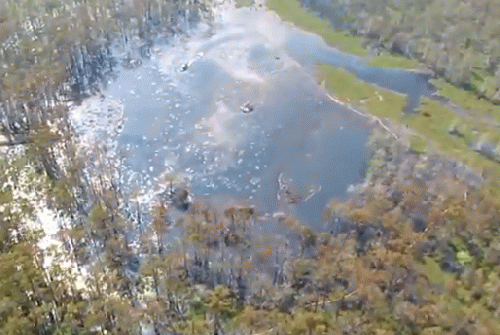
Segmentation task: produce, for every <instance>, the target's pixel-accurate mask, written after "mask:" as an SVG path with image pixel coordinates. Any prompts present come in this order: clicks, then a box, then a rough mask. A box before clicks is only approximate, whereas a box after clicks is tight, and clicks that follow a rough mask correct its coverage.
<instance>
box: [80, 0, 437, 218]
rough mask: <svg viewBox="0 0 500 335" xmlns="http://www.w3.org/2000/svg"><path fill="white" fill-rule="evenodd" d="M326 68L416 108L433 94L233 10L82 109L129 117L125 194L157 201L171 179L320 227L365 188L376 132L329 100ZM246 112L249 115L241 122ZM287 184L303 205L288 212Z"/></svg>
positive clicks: (261, 13) (403, 75) (397, 73)
mask: <svg viewBox="0 0 500 335" xmlns="http://www.w3.org/2000/svg"><path fill="white" fill-rule="evenodd" d="M122 56H125V51H124V54H123V55H122ZM316 63H326V64H332V65H337V66H341V67H344V68H346V69H347V70H349V71H351V72H353V73H354V74H356V75H357V76H359V77H360V78H362V79H364V80H367V81H369V82H374V83H377V84H379V85H381V86H383V87H387V88H390V89H394V90H396V91H399V92H402V93H406V94H408V95H409V97H410V99H409V100H410V105H411V104H412V102H411V101H413V100H412V99H418V98H419V97H420V95H421V94H429V93H430V88H429V85H428V83H427V79H426V78H425V76H423V75H421V74H417V73H411V72H408V71H402V70H393V69H381V68H370V67H367V66H366V65H365V63H366V61H364V60H360V59H358V58H355V57H351V56H348V55H345V54H342V53H339V52H337V51H335V50H333V49H332V48H329V47H328V46H326V45H325V44H324V43H323V42H322V40H321V39H320V38H319V37H317V36H315V35H313V34H309V33H305V32H301V31H300V30H298V29H296V28H294V27H293V26H291V25H290V24H287V23H283V22H282V21H281V20H280V19H279V18H278V17H277V16H276V15H275V14H274V13H272V12H270V11H268V10H266V9H264V8H258V7H253V8H242V9H234V8H232V7H231V6H230V5H223V6H221V7H219V8H218V10H217V14H216V17H215V23H214V25H212V26H211V27H209V26H207V25H204V24H199V25H198V26H197V27H196V28H192V29H191V30H190V32H189V34H188V35H187V36H186V35H183V36H177V37H175V38H169V39H168V40H161V41H159V42H157V43H155V46H154V47H153V49H152V52H151V57H149V58H148V59H143V60H142V65H141V66H139V67H136V68H133V69H122V70H120V71H119V73H118V76H117V77H116V78H115V79H114V80H112V81H110V82H109V84H108V87H107V89H106V91H105V92H104V97H103V98H97V97H94V98H91V99H90V100H89V101H88V102H87V103H86V104H85V103H84V104H83V105H84V106H87V107H86V108H87V112H88V113H92V111H96V110H99V109H103V108H109V106H110V105H113V106H118V107H117V109H119V110H121V112H122V114H120V117H123V118H121V120H122V123H121V124H120V127H122V129H121V130H120V131H119V132H117V133H116V134H115V135H113V134H111V135H110V134H108V135H109V136H111V137H112V138H113V139H114V140H115V141H116V144H117V148H118V149H119V150H121V151H123V152H124V153H125V160H124V164H125V166H126V169H127V170H128V171H129V172H130V173H129V174H128V176H127V178H129V179H128V180H127V181H126V182H127V183H130V182H132V179H133V180H135V182H137V181H140V183H141V185H142V187H144V188H145V189H146V190H153V189H155V188H156V187H157V186H158V184H161V183H162V181H164V180H165V175H166V174H167V173H172V174H175V175H177V177H178V178H179V179H181V180H184V181H185V182H186V184H187V185H188V187H189V190H190V192H191V195H192V196H193V197H194V198H195V199H201V198H207V197H210V196H212V195H217V196H218V197H220V196H227V197H228V198H232V199H235V200H249V201H251V202H252V203H253V204H255V205H256V207H257V209H258V211H259V212H260V213H270V214H272V213H274V212H277V211H284V212H289V211H291V210H292V211H295V212H296V214H297V215H298V216H299V217H300V218H301V219H303V220H305V221H307V222H309V223H310V224H312V225H314V226H316V227H319V226H320V225H321V224H322V218H321V213H322V209H323V207H324V206H325V205H326V204H327V202H328V201H329V200H330V199H331V198H334V197H337V198H342V197H345V195H346V190H347V188H348V187H349V185H351V184H355V183H359V182H361V181H362V180H363V177H364V175H365V172H366V168H367V158H368V147H367V141H368V136H369V133H370V130H371V127H372V125H371V124H370V122H369V119H367V118H365V117H363V116H360V115H358V114H356V113H353V112H351V111H349V110H348V109H347V108H346V107H344V106H341V105H338V104H336V103H335V102H333V101H331V100H330V99H329V98H328V96H327V95H326V94H325V93H324V92H322V91H321V90H320V88H319V87H318V85H317V83H315V81H314V79H313V70H314V64H316ZM246 102H250V104H251V105H252V107H254V110H253V111H252V112H251V113H243V112H242V111H241V108H240V107H241V106H242V105H244V104H245V103H246ZM280 174H281V175H282V176H283V179H286V180H287V181H289V185H290V187H291V189H292V190H293V192H294V193H295V194H296V195H298V196H300V197H301V198H302V200H303V201H299V202H298V203H297V204H295V205H293V206H290V205H289V204H288V203H287V201H286V200H285V199H284V198H283V197H281V199H280V200H278V197H277V193H278V188H279V183H278V178H279V176H280Z"/></svg>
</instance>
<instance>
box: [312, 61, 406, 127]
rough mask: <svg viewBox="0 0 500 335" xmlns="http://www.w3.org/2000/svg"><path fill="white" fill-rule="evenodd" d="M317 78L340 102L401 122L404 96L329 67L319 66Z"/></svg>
mask: <svg viewBox="0 0 500 335" xmlns="http://www.w3.org/2000/svg"><path fill="white" fill-rule="evenodd" d="M319 77H320V79H321V80H322V81H323V80H324V82H325V86H326V89H327V90H328V91H330V92H332V93H334V94H335V96H337V97H338V98H339V99H340V100H342V101H345V102H349V103H352V104H354V105H357V106H364V107H366V109H367V110H368V111H369V112H370V113H372V114H374V115H376V116H378V117H382V118H390V119H393V120H396V121H401V120H402V118H403V116H404V114H403V112H402V110H403V107H404V106H405V104H406V95H404V94H400V93H396V92H393V91H389V90H386V89H383V88H381V87H378V86H375V85H371V84H367V83H365V82H364V81H362V80H360V79H358V78H356V77H355V76H354V75H352V74H351V73H349V72H347V71H346V70H344V69H341V68H338V67H333V66H329V65H320V66H319Z"/></svg>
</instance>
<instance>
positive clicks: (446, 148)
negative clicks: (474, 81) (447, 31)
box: [318, 65, 500, 193]
mask: <svg viewBox="0 0 500 335" xmlns="http://www.w3.org/2000/svg"><path fill="white" fill-rule="evenodd" d="M318 76H319V79H320V80H321V81H324V83H325V87H326V89H327V90H328V91H329V92H331V93H332V94H334V95H335V96H336V97H337V98H339V99H340V100H341V101H344V102H348V103H351V104H352V105H354V106H355V107H357V108H362V109H365V110H366V111H367V112H369V113H371V114H373V115H375V116H377V117H381V118H387V119H389V120H391V121H393V122H395V123H397V124H401V125H403V124H404V125H406V126H407V127H408V129H411V130H412V131H414V132H415V134H416V135H415V136H411V141H410V142H411V143H410V146H411V148H412V149H413V150H414V151H415V152H418V153H424V152H426V151H427V148H428V145H427V143H428V142H430V143H433V144H434V146H437V147H438V148H439V150H442V151H443V152H447V153H449V154H451V155H452V156H454V157H456V158H458V159H460V160H461V161H463V162H464V163H465V164H466V165H468V166H471V167H474V168H478V169H482V170H484V171H487V172H488V173H489V174H490V175H491V177H493V178H490V179H491V181H492V183H490V186H491V190H493V189H495V190H496V191H495V192H499V193H500V184H499V185H497V184H498V183H497V182H495V180H500V164H499V163H497V162H495V161H493V160H491V159H490V158H488V157H486V156H484V155H482V154H480V153H478V152H476V151H474V150H473V149H472V148H471V147H470V143H472V142H475V141H477V140H479V139H480V138H485V139H487V140H488V141H490V142H491V143H492V144H494V145H496V144H497V143H499V142H500V131H498V130H497V129H496V128H495V127H492V126H488V125H485V124H484V123H481V122H478V121H475V120H474V119H463V118H461V117H459V116H458V115H456V114H454V113H453V112H452V111H451V110H449V109H448V108H446V107H445V106H443V105H441V104H440V103H438V102H436V101H432V100H430V99H428V98H426V97H423V98H422V99H421V103H420V106H419V113H416V114H413V115H409V116H407V115H405V114H404V113H403V107H404V106H405V103H406V96H405V95H403V94H399V93H396V92H392V91H389V90H386V89H383V88H380V87H378V86H376V85H372V84H368V83H366V82H364V81H362V80H360V79H358V78H357V77H355V76H354V75H353V74H351V73H349V72H347V71H345V70H343V69H341V68H338V67H333V66H329V65H321V66H319V67H318ZM451 125H458V128H459V129H460V131H461V132H462V136H457V135H452V134H450V133H449V129H450V126H451Z"/></svg>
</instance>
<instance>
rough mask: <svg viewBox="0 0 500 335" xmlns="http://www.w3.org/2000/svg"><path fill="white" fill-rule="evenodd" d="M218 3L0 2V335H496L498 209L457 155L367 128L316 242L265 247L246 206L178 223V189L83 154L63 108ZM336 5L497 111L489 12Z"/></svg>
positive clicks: (360, 29) (95, 152) (294, 239)
mask: <svg viewBox="0 0 500 335" xmlns="http://www.w3.org/2000/svg"><path fill="white" fill-rule="evenodd" d="M312 2H313V1H310V3H312ZM310 5H311V6H313V7H315V8H319V9H321V8H323V7H324V8H325V9H324V10H323V12H324V13H328V9H327V8H329V6H332V3H331V2H329V1H321V0H318V1H314V4H310ZM212 6H213V4H212V3H211V2H210V1H196V0H194V1H168V0H148V1H146V0H130V1H126V0H125V1H118V0H117V1H108V0H60V1H58V0H21V1H11V0H4V1H3V2H1V3H0V46H1V47H0V77H1V79H0V120H1V121H0V122H1V128H0V130H1V132H0V134H1V135H0V140H1V142H0V146H1V149H0V150H1V152H0V334H1V335H4V334H5V335H18V334H47V335H48V334H54V335H55V334H60V335H62V334H65V335H69V334H155V335H159V334H172V335H173V334H191V335H195V334H214V335H216V334H217V335H221V334H235V335H236V334H275V335H278V334H281V335H282V334H290V335H299V334H307V335H312V334H425V335H438V334H460V335H465V334H470V335H472V334H477V335H483V334H485V335H486V334H500V199H498V198H497V197H495V196H492V195H491V194H490V193H488V192H484V190H483V188H482V181H483V179H482V178H483V177H484V176H481V175H478V174H477V173H475V172H474V171H472V172H471V171H470V170H469V169H468V168H467V167H465V166H463V165H462V164H460V163H458V162H457V161H456V159H453V158H450V157H448V156H446V155H440V154H437V153H436V154H432V153H431V154H427V155H423V154H422V153H421V152H418V150H412V148H411V147H409V146H408V142H407V141H406V140H405V139H404V137H401V138H400V137H398V136H393V134H390V133H388V132H386V131H383V130H375V131H374V133H373V134H372V136H371V141H370V168H369V170H368V173H367V176H366V179H365V181H364V183H363V184H362V185H358V186H357V187H356V188H355V190H354V191H353V193H352V195H351V197H350V198H349V199H348V200H346V201H339V200H332V201H331V202H330V203H329V204H328V206H327V207H326V208H325V209H324V210H323V216H324V221H325V223H326V225H325V229H323V230H321V231H317V230H314V229H313V228H311V227H310V226H309V225H308V224H307V222H301V220H299V219H298V218H296V217H293V216H289V215H285V214H283V215H281V214H280V215H276V221H277V225H279V230H280V232H281V233H279V234H275V233H269V234H262V233H261V232H260V230H259V229H257V228H258V227H259V226H264V223H263V218H262V217H261V215H260V213H259V209H258V208H256V207H254V206H253V205H251V204H248V203H238V202H236V201H234V202H232V203H231V202H228V201H226V200H221V199H218V198H216V197H214V198H212V199H196V200H195V201H194V203H192V204H189V206H188V207H189V208H187V209H186V207H187V206H186V203H185V202H186V198H187V193H188V190H186V189H185V187H184V185H183V184H182V183H181V182H180V181H179V180H178V178H176V176H175V175H170V176H168V180H167V184H168V187H167V190H166V191H165V192H164V194H162V196H161V197H157V198H155V199H153V200H150V201H148V202H147V203H144V201H142V202H140V201H139V195H138V194H137V192H136V191H135V190H130V189H129V188H127V187H126V186H127V185H123V184H121V182H120V178H119V174H120V171H119V168H118V167H117V166H116V164H115V163H116V162H114V161H113V158H111V157H110V156H109V155H108V152H107V147H106V145H105V144H103V145H102V146H96V147H94V148H92V149H91V150H87V149H84V150H82V148H81V147H80V142H79V141H80V139H79V138H78V136H76V135H75V134H74V132H73V127H72V124H71V122H70V120H69V118H68V106H69V103H75V104H76V103H78V102H79V101H81V100H82V99H83V98H85V97H86V96H90V95H92V94H96V93H98V92H100V91H101V90H102V89H103V87H104V86H105V83H106V81H107V79H108V78H109V76H111V75H112V74H113V73H114V71H115V68H116V66H117V62H118V61H119V60H117V59H116V58H115V57H113V54H112V51H111V49H112V46H113V44H114V43H119V44H120V45H123V44H124V45H125V46H126V47H127V48H129V50H130V52H129V56H128V57H127V58H126V59H125V60H121V61H124V62H126V63H127V64H126V65H127V66H135V65H134V64H137V62H139V61H140V59H141V57H142V56H143V55H144V54H146V55H147V54H148V52H149V49H150V48H151V47H152V44H153V40H154V36H155V34H171V35H173V34H183V33H185V32H184V31H183V29H185V28H184V27H183V25H182V23H183V22H185V20H188V19H189V18H190V17H192V16H194V17H196V18H197V19H202V20H206V21H208V22H210V20H211V17H212V8H213V7H212ZM339 6H340V7H341V8H342V12H343V13H344V15H345V17H346V18H347V19H348V20H347V21H348V22H349V25H350V29H352V30H353V32H355V33H356V34H362V35H365V36H368V37H369V44H370V45H369V46H370V47H371V48H374V49H377V50H378V49H380V50H384V51H390V52H392V53H400V54H402V55H404V56H406V57H412V58H417V59H419V60H420V61H422V62H425V63H426V64H428V65H429V66H431V67H432V68H433V69H435V70H436V71H437V72H438V73H439V75H442V76H444V77H445V78H446V79H447V80H449V81H450V82H452V83H454V84H456V85H462V86H465V87H466V88H468V89H471V90H473V91H474V92H475V93H477V94H478V95H481V96H484V97H485V98H487V99H490V100H493V101H500V96H499V87H500V70H499V69H500V42H499V38H500V37H499V35H498V34H499V33H500V21H499V20H498V16H499V14H500V3H498V2H497V1H495V0H485V1H474V2H472V1H458V0H457V1H455V0H436V1H432V0H429V1H406V0H403V1H391V2H389V1H379V2H377V1H365V0H356V1H354V0H349V1H342V2H340V3H335V8H339ZM282 191H283V194H284V195H286V196H287V197H288V198H289V199H288V200H289V202H290V205H291V206H293V202H294V201H293V194H292V193H291V191H290V190H289V189H287V187H286V185H283V189H282ZM179 208H180V209H182V211H180V210H179ZM179 213H181V214H179ZM47 220H48V221H49V222H51V224H52V225H53V227H52V229H53V230H54V231H55V232H56V234H55V235H56V236H57V238H56V240H55V241H54V240H53V239H52V238H49V236H47V235H48V234H47V232H46V231H44V230H43V229H41V227H40V221H45V222H46V221H47Z"/></svg>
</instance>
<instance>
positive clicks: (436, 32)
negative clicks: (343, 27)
mask: <svg viewBox="0 0 500 335" xmlns="http://www.w3.org/2000/svg"><path fill="white" fill-rule="evenodd" d="M304 3H307V2H306V1H304ZM315 6H316V7H320V8H322V10H323V11H324V12H327V9H329V8H330V9H331V11H338V10H339V9H340V10H342V11H343V13H344V16H345V17H346V20H345V21H346V22H347V23H348V25H349V29H351V30H352V31H354V32H355V33H357V34H358V35H361V36H366V37H367V39H368V40H369V41H368V43H367V44H368V45H369V46H370V48H372V49H375V50H382V51H385V52H387V53H390V54H394V55H404V56H405V57H406V58H410V59H415V60H417V61H419V62H421V63H423V64H425V65H426V66H428V67H430V68H431V69H434V70H435V71H436V73H438V75H440V76H442V77H443V78H445V79H446V80H447V81H449V82H450V83H452V84H453V85H456V86H457V87H461V88H466V89H468V90H471V91H472V92H473V93H474V94H477V95H479V96H483V97H485V98H487V99H489V100H492V101H497V102H498V101H500V90H499V89H500V41H499V39H498V34H499V32H500V30H499V29H500V28H499V25H498V17H499V16H500V3H499V2H498V1H496V0H480V1H462V0H446V1H443V0H430V1H425V2H421V1H413V0H401V1H389V2H386V1H373V0H346V1H334V0H317V1H316V2H315ZM384 58H385V57H383V58H382V59H381V60H379V61H378V62H380V63H381V64H384V65H388V66H391V63H392V61H394V64H397V63H399V62H398V61H397V60H396V59H392V60H390V59H384ZM402 63H403V64H404V65H406V64H405V63H406V62H405V61H402Z"/></svg>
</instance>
